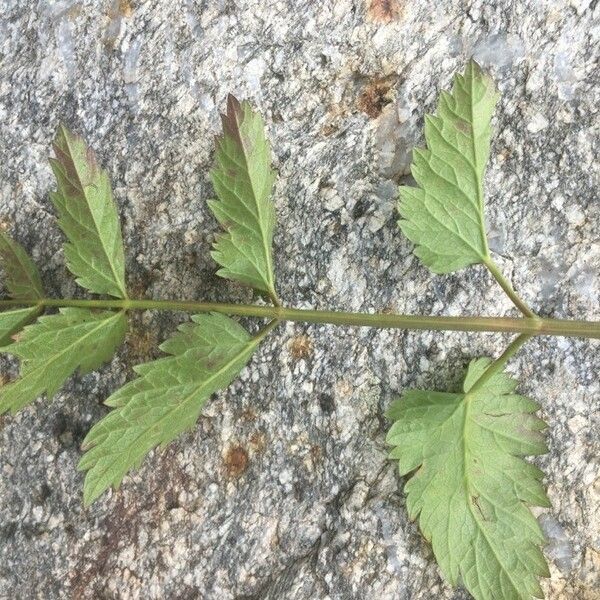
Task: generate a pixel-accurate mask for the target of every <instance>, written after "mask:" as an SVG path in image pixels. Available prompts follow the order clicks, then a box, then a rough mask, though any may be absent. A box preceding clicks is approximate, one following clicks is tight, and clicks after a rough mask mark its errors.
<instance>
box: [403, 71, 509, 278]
mask: <svg viewBox="0 0 600 600" xmlns="http://www.w3.org/2000/svg"><path fill="white" fill-rule="evenodd" d="M497 100H498V94H497V92H496V90H495V87H494V84H493V81H492V80H491V79H490V78H489V77H488V76H487V75H485V74H484V73H483V72H482V71H481V69H480V67H479V66H478V65H477V63H476V62H475V61H473V60H471V61H470V62H469V64H468V65H467V67H466V69H465V72H464V74H463V75H456V76H455V78H454V85H453V87H452V92H451V93H447V92H442V93H441V94H440V99H439V102H438V106H437V110H436V113H435V115H426V117H425V140H426V143H427V148H426V149H415V150H414V151H413V160H412V165H411V172H412V175H413V177H414V179H415V181H416V183H417V185H418V187H412V186H401V187H400V189H399V192H400V201H399V203H398V212H399V214H400V217H401V218H400V220H399V221H398V225H399V227H400V229H401V230H402V232H403V233H404V234H405V235H406V236H407V237H408V238H409V239H410V240H411V241H412V242H413V243H414V244H415V246H416V248H415V255H416V256H417V257H419V258H420V259H421V260H422V261H423V263H424V264H425V265H426V266H427V267H429V268H430V269H431V270H432V271H433V272H435V273H450V272H452V271H457V270H459V269H462V268H464V267H466V266H468V265H471V264H477V263H482V262H485V261H486V259H488V258H489V249H488V243H487V235H486V229H485V217H484V198H483V176H484V172H485V167H486V163H487V160H488V157H489V151H490V140H491V119H492V115H493V112H494V108H495V106H496V102H497Z"/></svg>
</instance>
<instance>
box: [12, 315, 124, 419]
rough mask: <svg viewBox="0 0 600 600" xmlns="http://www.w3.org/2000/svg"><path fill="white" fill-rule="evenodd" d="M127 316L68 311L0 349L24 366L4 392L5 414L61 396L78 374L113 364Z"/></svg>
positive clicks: (43, 321) (47, 318)
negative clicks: (64, 386) (39, 399)
mask: <svg viewBox="0 0 600 600" xmlns="http://www.w3.org/2000/svg"><path fill="white" fill-rule="evenodd" d="M126 328H127V319H126V317H125V314H124V313H123V312H92V311H90V310H87V309H80V308H63V309H61V310H60V313H59V314H56V315H51V316H45V317H40V318H39V319H38V321H37V322H36V323H34V324H33V325H30V326H28V327H25V329H24V330H23V333H22V334H20V335H19V338H18V340H17V341H16V342H15V343H13V344H11V345H10V346H8V347H3V348H0V352H7V353H9V354H12V355H14V356H16V357H18V358H19V359H20V360H21V376H20V378H19V379H17V380H16V381H14V382H11V383H9V384H8V385H6V386H4V387H2V388H0V414H2V413H5V412H7V411H11V412H12V413H15V412H17V411H18V410H19V409H20V408H22V407H23V406H25V405H26V404H28V403H29V402H32V401H33V400H35V399H36V398H37V397H39V396H41V395H42V394H43V393H46V395H47V396H48V398H51V397H52V396H54V394H56V392H57V391H58V389H59V388H60V387H61V386H62V384H63V383H64V382H65V380H66V379H67V378H68V377H70V376H71V375H72V374H73V373H74V372H75V371H76V370H77V369H79V371H80V372H81V373H88V372H90V371H92V370H94V369H96V368H97V367H99V366H100V365H101V364H102V363H103V362H105V361H107V360H109V359H110V358H111V357H112V355H113V354H114V352H115V350H116V348H117V347H118V346H119V345H120V344H121V343H122V342H123V340H124V338H125V332H126Z"/></svg>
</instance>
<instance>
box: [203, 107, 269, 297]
mask: <svg viewBox="0 0 600 600" xmlns="http://www.w3.org/2000/svg"><path fill="white" fill-rule="evenodd" d="M222 120H223V135H222V136H221V137H218V138H217V139H216V144H217V151H216V166H215V168H214V169H213V170H212V172H211V179H212V182H213V186H214V188H215V192H216V194H217V196H218V200H212V201H210V202H209V206H210V209H211V210H212V212H213V213H214V215H215V217H216V218H217V220H218V221H219V223H220V224H221V225H222V226H223V228H224V229H225V230H226V233H224V234H222V235H221V236H220V237H219V238H218V239H217V241H216V243H215V245H214V250H213V252H212V256H213V258H214V259H215V260H216V261H217V263H218V264H219V265H221V267H222V268H221V269H219V271H218V274H219V275H221V276H222V277H227V278H229V279H234V280H236V281H239V282H241V283H244V284H246V285H249V286H252V287H253V288H255V289H256V290H259V291H261V292H263V293H264V294H267V295H269V296H270V297H271V298H276V294H275V276H274V274H273V258H272V249H271V246H272V243H273V231H274V227H275V209H274V206H273V203H272V201H271V198H270V195H271V188H272V187H273V181H274V179H275V174H274V172H273V170H272V169H271V152H270V149H269V143H268V142H267V139H266V137H265V132H264V123H263V120H262V118H261V117H260V115H259V114H257V113H255V112H254V111H253V110H252V108H251V107H250V105H249V104H248V103H247V102H242V103H240V102H238V101H237V100H236V99H235V98H234V97H233V96H231V95H230V96H229V98H228V101H227V114H225V115H223V116H222Z"/></svg>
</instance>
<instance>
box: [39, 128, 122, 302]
mask: <svg viewBox="0 0 600 600" xmlns="http://www.w3.org/2000/svg"><path fill="white" fill-rule="evenodd" d="M54 152H55V154H56V158H55V159H50V164H51V165H52V170H53V171H54V175H55V177H56V181H57V184H58V191H57V192H54V193H53V194H52V195H51V199H52V202H53V203H54V206H55V207H56V210H57V211H58V214H59V220H58V224H59V225H60V227H61V229H62V230H63V232H64V233H65V235H66V236H67V239H68V242H67V243H66V244H65V258H66V260H67V266H68V267H69V269H70V271H71V272H72V273H73V274H74V275H75V276H76V277H77V283H79V284H80V285H81V286H83V287H85V288H87V289H88V290H90V291H91V292H94V293H96V294H110V295H111V296H116V297H117V298H125V297H127V292H126V289H125V258H124V251H123V239H122V236H121V226H120V223H119V216H118V214H117V208H116V205H115V201H114V199H113V195H112V190H111V186H110V181H109V178H108V175H107V173H106V171H104V170H103V169H101V168H100V167H99V165H98V163H97V161H96V156H95V154H94V152H93V151H92V149H91V148H89V147H88V146H87V145H86V143H85V141H84V140H83V139H82V138H81V137H79V136H77V135H75V134H73V133H71V132H70V131H69V130H68V129H66V128H65V127H63V126H61V127H60V129H59V131H58V134H57V136H56V139H55V141H54Z"/></svg>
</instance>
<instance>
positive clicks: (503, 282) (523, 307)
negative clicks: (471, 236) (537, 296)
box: [483, 256, 537, 319]
mask: <svg viewBox="0 0 600 600" xmlns="http://www.w3.org/2000/svg"><path fill="white" fill-rule="evenodd" d="M483 264H484V265H485V266H486V267H487V268H488V270H489V271H490V273H491V274H492V276H493V277H494V279H495V280H496V281H497V282H498V283H499V284H500V287H501V288H502V289H503V290H504V291H505V292H506V295H507V296H508V297H509V298H510V299H511V300H512V302H513V304H514V305H515V306H516V307H517V308H518V309H519V310H520V311H521V312H522V313H523V314H524V315H525V316H526V317H529V318H531V319H535V318H537V317H536V314H535V313H534V312H533V311H532V310H531V309H530V308H529V306H527V304H526V302H525V301H524V300H523V299H522V298H521V297H520V296H519V295H518V294H517V292H515V289H514V288H513V286H512V285H511V283H510V281H508V279H506V277H504V275H502V273H501V271H500V269H499V268H498V265H497V264H496V263H495V262H494V260H493V259H492V258H491V257H490V256H488V257H487V258H486V259H485V260H484V261H483Z"/></svg>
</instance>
